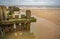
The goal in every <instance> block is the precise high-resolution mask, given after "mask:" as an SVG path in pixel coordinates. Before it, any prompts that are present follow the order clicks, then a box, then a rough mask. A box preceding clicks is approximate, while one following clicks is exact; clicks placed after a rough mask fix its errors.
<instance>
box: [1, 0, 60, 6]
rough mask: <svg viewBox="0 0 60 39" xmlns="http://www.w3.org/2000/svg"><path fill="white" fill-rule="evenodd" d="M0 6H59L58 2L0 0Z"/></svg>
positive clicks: (55, 0)
mask: <svg viewBox="0 0 60 39" xmlns="http://www.w3.org/2000/svg"><path fill="white" fill-rule="evenodd" d="M0 5H8V6H10V5H49V6H60V0H0Z"/></svg>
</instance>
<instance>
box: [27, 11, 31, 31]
mask: <svg viewBox="0 0 60 39" xmlns="http://www.w3.org/2000/svg"><path fill="white" fill-rule="evenodd" d="M26 18H27V19H30V18H31V11H30V10H26ZM26 29H27V31H30V21H29V22H28V23H26Z"/></svg>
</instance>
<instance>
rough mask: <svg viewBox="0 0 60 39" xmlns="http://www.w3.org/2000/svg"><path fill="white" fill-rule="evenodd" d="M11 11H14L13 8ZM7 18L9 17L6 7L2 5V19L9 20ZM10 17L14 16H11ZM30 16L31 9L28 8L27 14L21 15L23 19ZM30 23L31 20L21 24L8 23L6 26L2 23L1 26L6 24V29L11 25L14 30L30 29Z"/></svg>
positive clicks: (0, 7) (0, 17)
mask: <svg viewBox="0 0 60 39" xmlns="http://www.w3.org/2000/svg"><path fill="white" fill-rule="evenodd" d="M9 11H10V13H14V11H13V9H12V8H11V9H10V10H9ZM15 17H16V18H18V17H19V16H18V15H16V16H15ZM7 18H8V17H7V13H6V7H5V6H0V21H3V20H7ZM10 18H12V17H10ZM10 18H9V19H10ZM30 18H31V11H30V10H26V16H25V15H21V19H30ZM12 19H13V18H12ZM18 19H19V18H18ZM30 23H31V22H27V23H24V22H22V23H19V24H13V25H9V26H8V25H6V27H5V26H4V25H1V26H4V29H5V28H6V30H7V29H8V27H10V29H11V30H12V28H13V29H14V30H20V31H30ZM7 26H8V27H7ZM12 26H13V27H12ZM8 30H9V29H8ZM8 30H7V31H8ZM11 30H10V31H11Z"/></svg>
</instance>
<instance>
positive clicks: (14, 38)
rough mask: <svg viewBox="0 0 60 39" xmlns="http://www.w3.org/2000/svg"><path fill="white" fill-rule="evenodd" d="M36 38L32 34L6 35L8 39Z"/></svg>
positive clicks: (14, 33)
mask: <svg viewBox="0 0 60 39" xmlns="http://www.w3.org/2000/svg"><path fill="white" fill-rule="evenodd" d="M34 38H35V36H34V35H33V33H30V32H20V31H19V32H13V33H11V34H7V35H6V39H34Z"/></svg>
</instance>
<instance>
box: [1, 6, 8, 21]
mask: <svg viewBox="0 0 60 39" xmlns="http://www.w3.org/2000/svg"><path fill="white" fill-rule="evenodd" d="M6 19H7V13H6V7H5V6H0V20H1V21H2V20H6Z"/></svg>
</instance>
